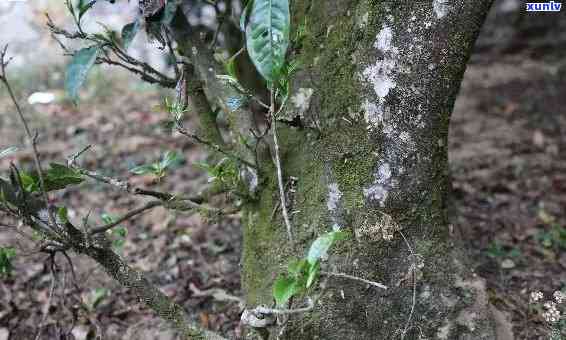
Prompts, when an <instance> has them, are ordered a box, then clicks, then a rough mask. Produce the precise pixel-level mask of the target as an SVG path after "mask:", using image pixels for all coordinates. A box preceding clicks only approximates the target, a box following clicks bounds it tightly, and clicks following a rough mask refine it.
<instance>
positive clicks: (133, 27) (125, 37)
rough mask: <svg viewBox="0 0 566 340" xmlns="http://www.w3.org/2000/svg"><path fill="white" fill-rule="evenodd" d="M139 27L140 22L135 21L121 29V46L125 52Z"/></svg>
mask: <svg viewBox="0 0 566 340" xmlns="http://www.w3.org/2000/svg"><path fill="white" fill-rule="evenodd" d="M140 27H141V25H140V21H139V20H136V21H134V22H131V23H129V24H127V25H125V26H124V27H123V28H122V45H123V46H124V49H125V50H127V49H128V48H129V47H130V44H131V43H132V41H133V40H134V38H135V37H136V35H137V34H138V32H139V30H140Z"/></svg>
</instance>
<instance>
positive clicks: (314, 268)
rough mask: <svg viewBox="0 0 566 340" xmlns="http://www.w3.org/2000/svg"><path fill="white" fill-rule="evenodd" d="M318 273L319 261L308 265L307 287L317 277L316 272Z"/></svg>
mask: <svg viewBox="0 0 566 340" xmlns="http://www.w3.org/2000/svg"><path fill="white" fill-rule="evenodd" d="M319 273H320V261H316V263H315V264H314V266H309V273H308V276H307V284H306V287H307V289H308V288H310V287H311V286H312V284H313V283H314V282H315V281H316V279H318V274H319Z"/></svg>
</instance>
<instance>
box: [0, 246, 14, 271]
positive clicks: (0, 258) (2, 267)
mask: <svg viewBox="0 0 566 340" xmlns="http://www.w3.org/2000/svg"><path fill="white" fill-rule="evenodd" d="M14 257H16V250H15V249H14V248H12V247H0V277H7V276H10V275H11V274H12V270H13V269H14V267H13V266H12V261H11V260H12V259H13V258H14Z"/></svg>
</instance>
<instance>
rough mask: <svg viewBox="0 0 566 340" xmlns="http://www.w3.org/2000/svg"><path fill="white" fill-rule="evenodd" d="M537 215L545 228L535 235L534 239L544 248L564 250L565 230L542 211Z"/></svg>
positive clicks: (565, 245) (565, 244) (565, 247)
mask: <svg viewBox="0 0 566 340" xmlns="http://www.w3.org/2000/svg"><path fill="white" fill-rule="evenodd" d="M538 215H539V219H540V220H541V221H542V223H543V224H544V225H545V226H546V227H547V228H546V229H545V230H542V231H540V232H539V233H538V234H536V235H535V239H536V240H537V241H538V242H539V243H540V244H541V245H542V246H543V247H545V248H552V249H555V250H559V249H566V228H564V227H563V226H562V225H560V224H559V223H558V222H557V221H556V219H555V218H554V216H551V215H549V214H548V213H547V212H546V211H544V210H541V211H539V214H538Z"/></svg>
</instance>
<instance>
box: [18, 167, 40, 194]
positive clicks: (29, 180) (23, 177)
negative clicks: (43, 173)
mask: <svg viewBox="0 0 566 340" xmlns="http://www.w3.org/2000/svg"><path fill="white" fill-rule="evenodd" d="M20 181H21V182H22V186H23V187H24V189H25V190H26V191H29V192H35V191H39V178H37V177H34V176H32V175H30V174H28V173H26V172H24V171H20Z"/></svg>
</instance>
